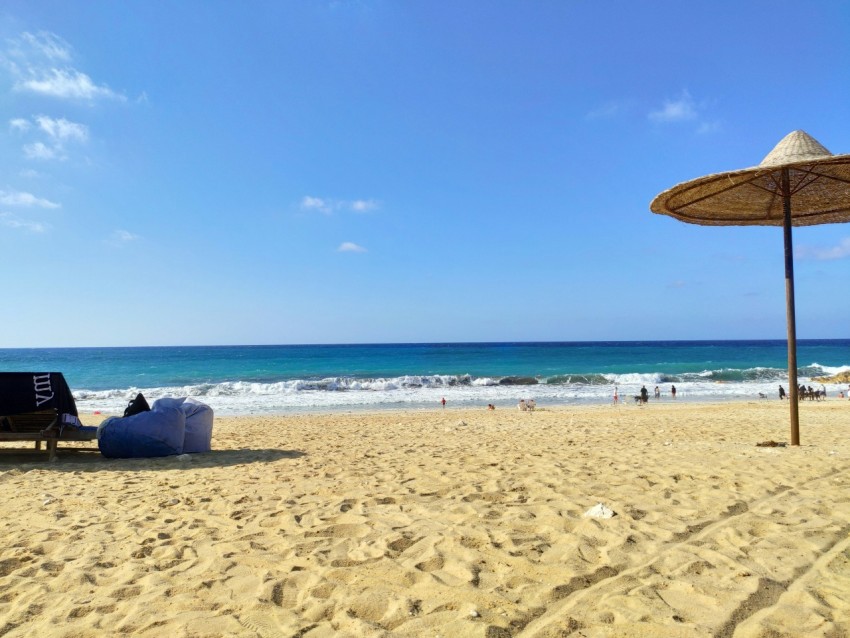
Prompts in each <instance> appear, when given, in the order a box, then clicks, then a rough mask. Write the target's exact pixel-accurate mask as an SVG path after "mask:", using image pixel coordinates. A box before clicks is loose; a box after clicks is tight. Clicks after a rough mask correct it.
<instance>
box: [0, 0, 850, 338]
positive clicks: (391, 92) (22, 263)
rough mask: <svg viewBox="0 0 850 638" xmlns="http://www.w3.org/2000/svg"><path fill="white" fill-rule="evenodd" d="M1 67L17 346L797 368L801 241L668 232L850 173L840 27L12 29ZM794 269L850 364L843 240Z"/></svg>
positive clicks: (583, 6) (730, 23)
mask: <svg viewBox="0 0 850 638" xmlns="http://www.w3.org/2000/svg"><path fill="white" fill-rule="evenodd" d="M0 47H2V48H0V116H1V117H0V131H2V135H0V144H2V152H0V162H1V163H2V166H0V168H2V177H0V247H2V255H3V264H4V277H3V280H4V288H5V290H6V295H5V299H6V303H5V306H6V307H5V312H4V319H3V324H4V330H3V332H2V336H0V347H48V346H112V345H176V344H266V343H349V342H432V341H531V340H558V341H560V340H565V341H566V340H632V339H716V338H783V337H784V336H785V299H784V294H785V281H784V270H783V249H782V232H781V229H778V228H708V227H700V226H694V225H689V224H683V223H681V222H678V221H676V220H674V219H672V218H668V217H664V216H658V215H654V214H652V213H650V212H649V202H650V201H651V200H652V198H653V197H654V196H655V195H656V194H657V193H659V192H660V191H662V190H664V189H666V188H669V187H670V186H673V185H674V184H676V183H678V182H681V181H685V180H688V179H691V178H694V177H698V176H701V175H704V174H707V173H715V172H719V171H724V170H732V169H738V168H744V167H748V166H753V165H755V164H758V163H759V162H760V161H761V159H762V158H763V157H764V155H766V154H767V153H768V152H769V151H770V150H771V149H772V148H773V146H774V145H775V144H776V143H777V142H778V141H779V140H780V139H781V138H782V137H784V136H785V135H786V134H787V133H789V132H790V131H792V130H795V129H803V130H805V131H807V132H808V133H809V134H810V135H812V136H813V137H815V138H816V139H817V140H818V141H820V142H821V143H822V144H823V145H824V146H826V147H827V148H828V149H829V150H830V151H832V152H833V153H850V119H848V104H850V71H848V69H850V5H848V4H847V3H845V2H837V1H836V2H817V3H811V4H809V5H805V6H803V5H801V4H800V3H799V2H783V1H779V2H759V1H756V2H711V3H690V2H626V1H612V2H586V1H569V0H558V1H537V2H534V1H532V2H526V1H520V0H516V1H511V2H508V1H498V0H497V1H493V2H480V1H478V0H474V1H473V0H453V1H452V2H448V1H445V2H443V1H433V2H430V1H429V2H425V1H417V2H413V1H410V2H408V1H404V0H398V1H389V0H361V1H354V0H351V1H344V0H337V1H319V0H298V1H295V0H293V1H289V2H286V1H274V2H262V1H259V0H258V1H252V2H230V1H226V2H224V1H203V2H201V1H184V2H174V3H171V2H169V3H165V2H142V1H138V2H120V3H118V2H112V1H105V0H91V1H86V2H68V1H67V0H57V1H46V0H42V1H37V2H33V1H32V0H7V1H6V2H4V3H3V5H2V6H0ZM794 239H795V248H796V252H797V259H796V287H797V331H798V336H799V337H801V338H845V337H848V336H850V335H848V332H847V325H848V317H850V294H848V290H850V225H846V224H843V225H842V224H839V225H825V226H818V227H810V228H801V229H795V235H794Z"/></svg>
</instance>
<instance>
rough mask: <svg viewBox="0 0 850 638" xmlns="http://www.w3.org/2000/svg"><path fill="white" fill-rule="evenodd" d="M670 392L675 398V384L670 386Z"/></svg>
mask: <svg viewBox="0 0 850 638" xmlns="http://www.w3.org/2000/svg"><path fill="white" fill-rule="evenodd" d="M670 394H672V395H673V398H674V399H675V398H676V386H674V385H671V386H670Z"/></svg>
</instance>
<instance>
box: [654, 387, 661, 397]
mask: <svg viewBox="0 0 850 638" xmlns="http://www.w3.org/2000/svg"><path fill="white" fill-rule="evenodd" d="M655 398H656V399H659V398H661V390H659V389H658V386H655Z"/></svg>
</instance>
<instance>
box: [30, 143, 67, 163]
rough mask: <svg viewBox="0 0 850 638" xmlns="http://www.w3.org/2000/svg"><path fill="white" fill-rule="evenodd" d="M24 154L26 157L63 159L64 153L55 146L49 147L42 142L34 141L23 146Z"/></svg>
mask: <svg viewBox="0 0 850 638" xmlns="http://www.w3.org/2000/svg"><path fill="white" fill-rule="evenodd" d="M24 156H26V158H27V159H38V160H51V159H64V155H63V154H62V153H61V152H60V151H59V149H57V148H50V147H49V146H47V145H46V144H44V143H43V142H34V143H32V144H27V145H26V146H24Z"/></svg>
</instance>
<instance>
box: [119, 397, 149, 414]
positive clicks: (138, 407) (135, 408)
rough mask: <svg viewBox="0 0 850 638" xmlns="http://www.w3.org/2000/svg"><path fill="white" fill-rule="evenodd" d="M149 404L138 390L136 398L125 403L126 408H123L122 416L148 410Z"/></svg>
mask: <svg viewBox="0 0 850 638" xmlns="http://www.w3.org/2000/svg"><path fill="white" fill-rule="evenodd" d="M150 409H151V406H149V405H148V402H147V399H145V397H144V395H142V393H141V392H139V393H138V394H137V395H136V398H135V399H133V400H132V401H130V403H128V404H127V409H126V410H124V416H133V415H134V414H138V413H139V412H150Z"/></svg>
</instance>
